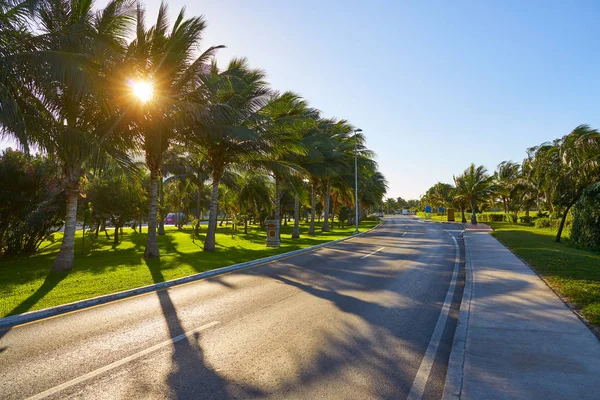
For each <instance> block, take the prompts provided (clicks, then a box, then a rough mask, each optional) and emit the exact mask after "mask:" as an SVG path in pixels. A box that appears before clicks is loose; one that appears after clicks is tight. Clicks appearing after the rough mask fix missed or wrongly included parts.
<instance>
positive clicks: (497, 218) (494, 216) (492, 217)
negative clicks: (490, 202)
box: [489, 214, 504, 222]
mask: <svg viewBox="0 0 600 400" xmlns="http://www.w3.org/2000/svg"><path fill="white" fill-rule="evenodd" d="M489 219H490V222H502V220H503V219H504V215H502V214H490V215H489Z"/></svg>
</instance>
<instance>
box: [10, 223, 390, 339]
mask: <svg viewBox="0 0 600 400" xmlns="http://www.w3.org/2000/svg"><path fill="white" fill-rule="evenodd" d="M382 225H383V220H382V221H381V222H379V224H377V225H375V226H374V227H373V228H371V229H369V230H366V231H364V232H360V233H357V234H353V235H351V236H347V237H345V238H341V239H336V240H332V241H330V242H326V243H321V244H317V245H315V246H311V247H306V248H304V249H298V250H293V251H288V252H285V253H281V254H277V255H274V256H269V257H264V258H259V259H258V260H252V261H246V262H243V263H239V264H233V265H229V266H227V267H221V268H216V269H212V270H209V271H204V272H200V273H197V274H193V275H188V276H184V277H181V278H176V279H172V280H169V281H165V282H159V283H154V284H151V285H147V286H142V287H138V288H134V289H128V290H124V291H121V292H116V293H111V294H105V295H102V296H97V297H92V298H90V299H85V300H80V301H76V302H72V303H67V304H62V305H59V306H54V307H49V308H43V309H41V310H35V311H30V312H26V313H23V314H16V315H11V316H9V317H4V318H0V329H8V328H13V327H15V326H17V325H22V324H25V323H30V322H34V321H38V320H42V319H45V318H48V317H53V316H57V315H60V314H66V313H69V312H72V311H76V310H83V309H86V308H89V307H93V306H97V305H100V304H106V303H110V302H112V301H116V300H122V299H126V298H128V297H133V296H137V295H141V294H146V293H151V292H156V291H159V290H162V289H167V288H170V287H174V286H179V285H182V284H185V283H190V282H194V281H199V280H202V279H207V278H212V277H215V276H218V275H223V274H226V273H229V272H234V271H239V270H243V269H248V268H252V267H257V266H259V265H263V264H267V263H270V262H273V261H277V260H279V259H282V258H288V257H292V256H297V255H300V254H303V253H308V252H311V251H314V250H318V249H321V248H323V247H327V246H331V245H334V244H337V243H340V242H344V241H346V240H350V239H353V238H357V237H359V236H362V235H365V234H367V233H370V232H372V231H374V230H375V229H377V228H379V227H381V226H382Z"/></svg>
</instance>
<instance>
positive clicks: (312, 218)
mask: <svg viewBox="0 0 600 400" xmlns="http://www.w3.org/2000/svg"><path fill="white" fill-rule="evenodd" d="M311 189H312V190H311V193H310V228H308V234H309V235H311V236H314V234H315V208H316V206H317V196H316V194H315V184H314V183H313V184H312V185H311Z"/></svg>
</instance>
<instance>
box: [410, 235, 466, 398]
mask: <svg viewBox="0 0 600 400" xmlns="http://www.w3.org/2000/svg"><path fill="white" fill-rule="evenodd" d="M444 231H446V233H448V234H449V235H450V236H452V240H454V246H455V247H456V253H455V254H456V256H455V258H454V272H453V273H452V280H451V281H450V287H449V288H448V293H447V294H446V300H445V301H444V305H443V306H442V311H441V312H440V316H439V317H438V321H437V324H436V325H435V329H434V331H433V335H431V340H430V342H429V346H427V351H425V355H424V356H423V360H421V365H420V366H419V370H418V371H417V375H415V380H414V381H413V384H412V387H411V389H410V393H409V394H408V397H407V400H417V399H421V398H422V397H423V392H424V391H425V385H426V384H427V380H428V379H429V374H430V373H431V367H433V361H434V360H435V355H436V353H437V350H438V347H439V345H440V340H441V339H442V333H443V332H444V327H445V326H446V320H447V319H448V313H449V312H450V305H451V304H452V297H453V296H454V289H455V287H456V279H457V277H458V267H459V264H460V250H459V248H458V242H457V241H456V238H455V237H454V235H452V234H451V233H450V232H448V231H447V230H445V229H444Z"/></svg>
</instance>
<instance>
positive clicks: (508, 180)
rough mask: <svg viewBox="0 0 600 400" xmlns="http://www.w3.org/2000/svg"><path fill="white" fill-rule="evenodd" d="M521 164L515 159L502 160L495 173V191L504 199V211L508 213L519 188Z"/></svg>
mask: <svg viewBox="0 0 600 400" xmlns="http://www.w3.org/2000/svg"><path fill="white" fill-rule="evenodd" d="M520 170H521V166H520V165H519V163H516V162H513V161H502V162H501V163H500V164H498V169H497V170H496V172H495V173H494V181H495V182H494V186H495V192H496V194H498V195H499V196H500V198H501V199H502V205H503V208H504V213H508V211H509V209H510V206H511V202H512V201H513V200H514V197H515V194H516V193H515V190H516V189H517V188H519V178H520Z"/></svg>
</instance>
